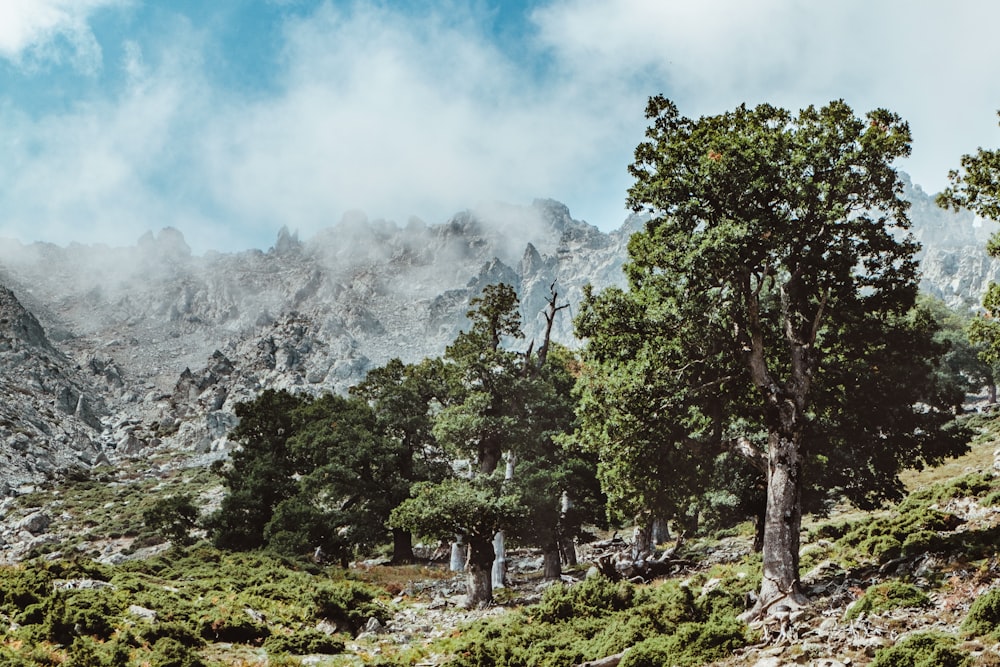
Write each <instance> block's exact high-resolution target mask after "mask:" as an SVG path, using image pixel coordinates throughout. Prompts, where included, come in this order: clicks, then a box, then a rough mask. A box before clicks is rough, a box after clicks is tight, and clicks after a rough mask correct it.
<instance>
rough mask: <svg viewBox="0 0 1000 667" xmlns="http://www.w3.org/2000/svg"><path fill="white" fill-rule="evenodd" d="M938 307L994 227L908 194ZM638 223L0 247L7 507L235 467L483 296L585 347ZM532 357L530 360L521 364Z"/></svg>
mask: <svg viewBox="0 0 1000 667" xmlns="http://www.w3.org/2000/svg"><path fill="white" fill-rule="evenodd" d="M907 197H908V198H909V199H910V200H911V201H912V202H913V208H912V211H911V213H912V217H913V220H914V230H913V231H914V235H915V236H916V237H917V238H918V240H920V241H921V242H922V243H923V245H924V248H923V250H922V254H921V262H922V267H923V271H924V285H923V287H924V289H925V290H926V291H929V292H931V293H934V294H936V295H938V296H941V297H942V298H944V299H945V300H946V301H948V302H949V303H950V304H952V305H971V304H974V303H976V302H978V299H979V297H980V295H981V292H982V290H983V289H985V285H986V284H988V281H989V280H991V279H996V278H997V274H998V273H1000V271H998V265H997V263H996V262H994V261H992V260H989V258H987V257H986V255H985V252H984V251H983V247H984V244H985V239H986V238H987V237H988V235H989V234H990V233H991V231H992V230H993V228H991V227H990V226H988V225H984V224H977V223H976V221H975V220H974V219H973V218H972V216H971V215H967V214H964V215H963V214H954V213H949V212H946V211H942V210H940V209H938V208H937V207H936V206H935V205H934V204H933V201H932V200H931V198H930V197H928V196H927V195H926V194H925V193H923V191H921V190H920V189H919V188H918V187H915V186H912V185H909V184H908V187H907ZM643 223H644V221H643V219H641V218H639V217H633V218H630V219H629V220H627V221H626V222H625V223H624V224H623V225H622V227H621V228H619V229H617V230H615V231H613V232H610V233H605V232H602V231H601V230H599V229H598V228H596V227H594V226H593V225H590V224H588V223H586V222H582V221H578V220H575V219H573V218H572V216H571V215H570V212H569V210H568V209H567V207H565V206H564V205H562V204H560V203H558V202H555V201H551V200H538V201H536V202H534V203H533V204H532V205H531V206H528V207H519V206H501V205H497V206H492V207H488V208H486V209H481V210H477V211H465V212H462V213H459V214H456V215H455V216H453V217H452V218H451V219H450V220H448V221H447V222H445V223H442V224H431V225H428V224H425V223H423V222H421V221H419V220H411V221H410V222H409V223H408V224H407V225H405V226H403V227H400V226H398V225H396V224H393V223H388V222H384V221H369V220H367V219H366V218H364V217H363V216H362V215H360V214H350V215H347V216H345V218H344V219H343V220H342V221H341V222H340V223H339V224H337V225H335V226H333V227H331V228H329V229H326V230H323V231H321V232H320V233H319V234H317V235H316V236H315V237H314V238H312V239H309V240H306V241H303V240H300V239H299V238H298V235H297V234H295V233H292V232H290V231H289V230H288V229H287V228H283V229H282V230H281V231H280V232H279V234H278V236H277V239H276V242H275V244H274V246H273V247H272V248H270V249H269V250H268V251H266V252H264V251H260V250H249V251H244V252H239V253H206V254H205V255H203V256H194V255H193V254H192V253H191V250H190V248H189V247H188V246H187V244H186V243H185V241H184V239H183V236H182V235H181V234H180V233H179V232H177V231H176V230H173V229H165V230H162V231H161V232H160V233H159V234H156V235H153V234H152V233H149V234H146V235H145V236H143V237H142V238H141V239H139V241H138V243H137V244H136V245H135V246H131V247H121V248H112V247H107V246H83V245H78V244H74V245H70V246H68V247H57V246H54V245H51V244H40V243H36V244H31V245H22V244H20V243H17V242H12V241H7V242H4V243H2V244H0V285H4V286H6V287H5V288H4V289H3V291H2V292H0V386H2V390H3V392H4V396H5V399H6V400H5V401H4V404H3V407H2V409H0V460H6V461H7V462H8V465H6V466H4V469H3V471H0V492H4V493H16V492H17V491H18V489H19V488H21V487H24V486H26V485H31V484H34V483H37V482H39V481H41V480H43V479H45V478H47V477H50V476H52V475H54V474H56V473H57V472H58V471H60V470H67V469H72V468H73V467H74V466H80V467H90V466H92V465H94V464H95V463H97V462H99V461H111V462H113V461H114V460H116V459H117V458H120V457H136V458H141V457H145V456H148V455H149V454H150V452H152V451H155V450H157V449H158V448H165V449H170V450H179V451H183V452H186V453H187V454H188V455H189V456H190V461H191V463H192V464H198V463H201V462H204V461H205V460H208V459H212V458H217V457H218V456H221V455H222V454H223V453H224V452H225V451H226V448H227V441H226V433H227V432H228V430H229V429H230V428H231V427H232V426H233V425H234V423H235V417H234V410H233V408H234V406H235V404H236V403H238V402H240V401H244V400H248V399H251V398H252V397H253V396H255V395H256V394H257V393H258V392H260V391H261V390H263V389H265V388H289V389H293V390H295V391H309V392H313V393H319V392H322V391H343V390H345V389H346V388H347V387H349V386H350V385H352V384H354V383H355V382H357V381H358V380H360V379H361V378H362V377H363V375H364V373H365V372H366V371H367V370H368V369H369V368H372V367H376V366H379V365H381V364H383V363H385V362H386V361H388V360H389V359H390V358H392V357H400V358H402V359H403V360H404V361H418V360H419V359H421V358H423V357H426V356H434V355H438V354H441V353H442V352H443V350H444V347H445V345H447V343H449V342H450V341H451V340H452V339H453V338H454V336H455V334H456V333H457V332H458V331H459V330H460V329H461V328H462V327H463V326H464V325H465V312H466V310H467V309H468V303H469V300H470V299H471V298H473V297H475V296H477V295H478V294H479V293H481V291H482V288H483V287H484V286H485V285H486V284H490V283H495V282H500V281H503V282H507V283H510V284H512V285H514V286H515V288H516V289H517V291H518V293H519V295H520V297H521V301H522V315H523V318H524V320H525V324H526V328H527V330H528V331H529V340H530V337H531V336H532V335H534V336H536V337H537V336H539V335H540V333H541V330H542V327H543V325H544V319H543V318H542V316H541V313H542V311H543V309H544V306H545V303H546V301H547V299H548V298H549V295H550V289H552V288H554V289H556V290H557V291H558V293H559V299H560V302H561V303H569V304H570V308H569V309H568V311H569V312H568V313H565V312H564V314H563V315H562V316H560V317H559V318H558V319H557V321H556V323H555V326H554V329H553V337H554V339H555V340H558V341H561V342H564V343H567V344H570V345H573V344H576V341H575V340H574V339H573V332H572V321H571V320H572V317H571V316H572V314H573V312H574V311H575V308H576V304H578V303H579V301H580V299H581V297H582V291H583V288H584V286H585V285H586V284H588V283H590V284H593V285H594V286H595V287H596V288H598V289H600V288H604V287H607V286H609V285H615V284H623V283H624V277H623V275H622V272H621V266H622V264H623V262H624V261H625V258H626V255H627V243H628V239H629V237H630V235H631V234H632V233H633V232H634V231H636V230H637V229H640V228H641V226H642V224H643ZM527 344H528V341H527V340H526V341H525V345H527Z"/></svg>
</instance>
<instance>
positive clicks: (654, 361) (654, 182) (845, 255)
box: [578, 97, 965, 613]
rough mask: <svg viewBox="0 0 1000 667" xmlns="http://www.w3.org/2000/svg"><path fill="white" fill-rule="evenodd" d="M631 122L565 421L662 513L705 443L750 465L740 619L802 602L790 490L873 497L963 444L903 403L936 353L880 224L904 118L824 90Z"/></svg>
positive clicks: (903, 219) (902, 148) (909, 275)
mask: <svg viewBox="0 0 1000 667" xmlns="http://www.w3.org/2000/svg"><path fill="white" fill-rule="evenodd" d="M647 116H648V117H649V118H650V119H651V121H652V122H651V126H650V128H649V129H648V131H647V140H646V141H645V142H643V143H641V144H640V145H639V147H638V148H637V149H636V154H635V158H636V160H635V163H634V164H632V165H631V166H630V172H631V174H632V175H633V177H634V178H635V184H634V185H633V186H632V188H631V189H630V190H629V196H628V203H629V205H630V206H631V207H632V208H633V209H634V210H635V211H636V212H646V213H648V214H649V215H650V217H651V219H650V221H649V222H648V223H647V225H646V229H645V231H644V232H640V233H637V234H635V235H634V236H633V237H632V239H631V241H630V243H629V257H630V261H629V263H628V264H627V265H626V267H625V270H626V275H627V278H628V281H629V288H628V290H627V291H626V290H620V289H612V290H608V291H606V292H605V293H603V294H601V295H594V294H592V293H591V294H588V296H587V299H586V303H585V304H584V306H583V310H582V313H581V315H580V316H579V318H578V332H579V333H580V335H581V336H583V337H585V338H586V339H587V354H586V356H585V359H584V363H585V365H586V366H589V367H590V369H589V371H588V373H587V374H586V375H585V377H584V378H583V380H582V382H583V385H582V386H583V388H582V400H583V406H582V408H581V415H582V418H583V421H584V422H585V423H584V425H583V428H584V429H586V432H587V438H588V439H590V440H591V441H597V442H600V441H601V440H603V444H601V445H600V447H601V449H602V454H603V462H602V463H603V465H604V470H603V471H602V477H603V478H605V479H606V480H609V481H612V482H616V481H617V480H621V481H622V482H624V484H625V485H626V487H628V486H629V485H630V486H631V487H633V488H634V489H635V490H636V491H637V492H638V493H639V494H640V495H641V496H643V498H642V500H643V501H645V502H650V501H652V502H655V503H658V504H659V505H661V506H666V507H671V506H672V507H674V508H675V509H678V510H679V509H680V508H681V507H683V506H684V503H685V502H686V500H687V498H688V497H689V496H690V494H691V493H692V492H696V491H697V489H698V488H700V487H701V485H703V484H704V483H705V480H706V479H707V478H708V477H709V471H708V470H707V467H708V466H707V463H708V462H711V461H713V460H714V457H715V455H716V454H717V453H718V452H719V451H720V448H728V449H730V450H732V451H737V452H740V453H742V454H743V455H745V456H746V457H747V458H748V460H751V461H754V462H755V463H756V464H757V465H758V466H759V467H760V468H761V469H762V470H765V471H766V479H765V482H766V487H765V488H766V504H765V513H764V521H763V583H762V586H761V592H760V600H761V605H760V606H759V607H758V609H757V610H754V612H753V613H758V612H759V610H760V609H763V608H764V605H765V604H768V603H770V602H771V601H773V600H775V599H777V598H780V597H783V596H788V597H789V598H790V599H792V600H798V601H800V602H804V601H805V600H804V597H803V596H802V594H801V592H800V590H799V582H798V552H799V531H800V526H801V517H802V511H803V491H804V489H806V488H810V487H821V488H822V487H825V488H827V489H831V488H836V489H837V491H839V492H843V493H846V494H847V495H848V496H849V497H851V498H852V499H854V500H856V501H859V502H868V503H874V502H878V501H879V500H881V499H884V498H889V497H894V496H897V495H898V494H899V492H900V485H899V482H898V477H897V473H898V472H899V470H900V469H901V468H902V467H903V466H904V465H921V464H923V463H932V462H936V461H938V460H940V459H941V458H942V457H943V456H945V455H949V454H953V453H956V452H959V451H961V450H962V449H963V447H964V446H965V445H964V443H965V441H964V439H963V438H962V437H961V436H962V434H958V433H952V432H948V431H946V430H944V425H945V424H946V423H947V422H948V420H949V419H950V411H949V410H948V407H950V406H941V405H940V404H939V403H936V402H934V401H933V396H927V397H926V399H927V401H929V402H925V401H923V400H922V399H923V398H925V396H924V393H925V392H924V390H923V387H924V383H925V382H931V381H932V370H933V358H934V356H935V355H936V354H940V348H939V346H936V345H935V344H934V343H933V341H932V340H931V334H932V329H933V327H932V326H931V323H929V322H928V321H927V318H924V317H922V316H921V315H920V314H919V313H917V314H914V313H913V312H912V311H911V309H912V307H913V305H914V300H915V297H916V291H917V290H916V264H915V261H914V258H913V255H914V252H915V250H916V248H917V246H916V243H915V242H914V241H912V239H911V238H910V237H907V236H904V235H902V234H901V233H899V230H905V229H906V228H907V227H908V225H909V222H908V219H907V216H906V208H907V204H906V202H905V201H904V200H903V199H902V197H901V192H902V184H901V182H900V180H899V178H898V175H897V173H896V171H895V170H894V169H893V168H892V162H893V160H894V159H896V158H898V157H902V156H905V155H907V154H908V153H909V142H910V136H909V130H908V128H907V126H906V124H905V123H904V122H902V121H901V120H900V119H899V117H898V116H896V115H895V114H892V113H890V112H888V111H885V110H876V111H873V112H870V113H869V114H867V116H866V117H865V118H864V119H861V118H857V117H855V115H854V113H853V111H852V110H851V109H850V108H849V107H848V106H847V105H846V104H844V103H843V102H832V103H830V104H829V105H827V106H825V107H822V108H819V109H817V108H815V107H808V108H806V109H804V110H802V111H801V112H799V113H798V114H797V115H794V116H793V115H792V114H790V113H789V112H787V111H785V110H783V109H778V108H775V107H773V106H770V105H760V106H758V107H756V108H752V109H751V108H747V107H746V106H741V107H739V108H737V109H736V110H734V111H732V112H728V113H724V114H721V115H718V116H709V117H704V118H700V119H698V120H691V119H688V118H685V117H683V116H681V115H680V114H679V113H678V110H677V108H676V106H675V105H674V104H673V103H672V102H670V101H669V100H666V99H665V98H663V97H654V98H652V99H651V100H650V102H649V106H648V108H647ZM622 448H624V449H625V450H627V451H626V452H624V453H621V452H620V451H619V450H620V449H622ZM609 453H610V455H609ZM633 466H641V467H640V468H639V469H635V468H633ZM645 473H651V474H657V473H659V474H663V475H664V476H663V477H662V478H661V480H662V481H661V482H660V483H661V484H663V485H664V486H666V485H673V486H675V488H674V489H666V490H665V489H659V488H658V487H657V485H656V483H655V482H651V481H648V480H645V479H643V478H645V477H646V474H645ZM824 476H827V477H824ZM610 492H613V490H612V491H610Z"/></svg>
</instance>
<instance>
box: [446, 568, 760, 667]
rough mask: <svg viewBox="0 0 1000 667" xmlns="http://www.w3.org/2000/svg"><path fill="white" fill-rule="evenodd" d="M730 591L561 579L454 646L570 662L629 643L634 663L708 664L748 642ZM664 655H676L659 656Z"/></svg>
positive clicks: (472, 659)
mask: <svg viewBox="0 0 1000 667" xmlns="http://www.w3.org/2000/svg"><path fill="white" fill-rule="evenodd" d="M730 592H731V591H727V592H726V593H724V594H720V595H719V596H718V597H715V598H713V599H712V600H711V601H709V600H701V601H697V602H696V600H695V599H694V597H693V595H692V593H691V591H690V590H688V589H687V588H686V587H682V586H679V585H678V584H677V583H676V582H668V583H666V584H664V585H662V586H657V587H643V588H636V587H634V586H632V585H631V584H628V583H624V582H618V583H613V582H610V581H608V580H606V579H603V578H594V579H587V580H585V581H583V582H581V583H580V584H575V585H573V586H561V585H555V586H552V587H550V588H549V589H547V590H546V591H545V593H544V594H543V596H542V600H541V602H539V603H538V604H537V605H534V606H531V607H527V608H525V609H524V610H522V611H520V612H512V613H510V614H507V615H505V616H504V617H501V618H498V619H495V620H488V621H481V622H478V623H476V624H474V625H472V626H471V627H469V628H468V629H467V630H466V631H465V632H463V634H462V635H461V637H460V638H459V639H458V640H457V641H456V644H455V646H454V647H453V650H454V652H455V655H456V658H455V662H454V664H456V665H461V666H463V667H472V666H473V665H476V666H481V665H490V666H496V667H527V666H529V665H531V666H534V665H551V666H553V667H569V666H571V665H575V664H579V663H581V662H584V661H586V660H594V659H597V658H603V657H605V656H607V655H611V654H614V653H618V652H620V651H623V650H624V649H626V648H629V647H634V648H632V650H630V652H629V653H628V654H627V655H628V656H632V657H627V658H626V659H630V660H636V661H637V662H635V663H634V664H656V665H660V664H678V665H697V664H704V663H705V662H707V661H711V660H717V659H721V658H724V657H726V656H728V655H730V654H731V653H732V652H733V651H734V650H735V649H737V648H739V647H741V646H745V645H746V643H747V637H746V634H745V626H743V625H742V624H741V623H740V622H739V621H737V620H736V616H735V615H734V614H732V613H731V610H730V608H729V606H728V603H727V602H726V601H725V600H726V599H727V598H728V593H730ZM657 656H660V657H663V656H668V657H669V660H667V661H666V662H655V661H656V659H657Z"/></svg>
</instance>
